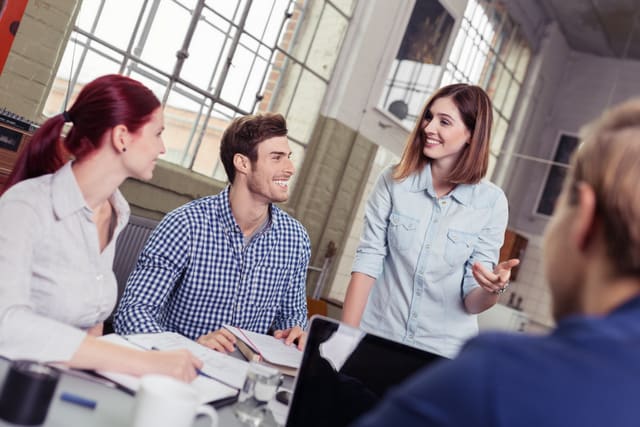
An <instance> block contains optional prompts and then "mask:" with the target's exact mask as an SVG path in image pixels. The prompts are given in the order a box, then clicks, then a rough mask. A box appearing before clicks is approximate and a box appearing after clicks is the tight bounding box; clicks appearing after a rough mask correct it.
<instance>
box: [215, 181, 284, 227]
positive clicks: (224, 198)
mask: <svg viewBox="0 0 640 427" xmlns="http://www.w3.org/2000/svg"><path fill="white" fill-rule="evenodd" d="M230 189H231V185H227V186H226V187H225V189H224V190H222V192H221V193H220V196H221V197H220V198H219V199H218V200H219V201H220V205H219V208H218V211H219V212H220V213H221V215H220V217H221V219H222V222H223V224H224V226H225V228H228V229H230V230H236V231H238V232H240V226H239V225H238V223H237V222H236V219H235V217H234V216H233V213H232V212H231V203H230V202H229V190H230ZM269 209H270V210H271V212H270V215H271V218H270V219H271V220H270V223H269V224H268V225H267V227H266V229H265V230H264V231H269V230H270V229H277V228H278V223H279V222H280V209H278V207H277V206H276V205H274V204H273V203H270V204H269Z"/></svg>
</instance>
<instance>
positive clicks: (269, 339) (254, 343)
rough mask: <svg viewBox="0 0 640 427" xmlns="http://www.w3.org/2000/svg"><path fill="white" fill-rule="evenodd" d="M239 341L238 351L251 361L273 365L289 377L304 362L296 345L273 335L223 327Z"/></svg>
mask: <svg viewBox="0 0 640 427" xmlns="http://www.w3.org/2000/svg"><path fill="white" fill-rule="evenodd" d="M223 326H224V328H225V329H228V330H229V331H230V332H231V333H232V334H233V335H234V336H235V337H236V338H237V339H238V340H237V343H236V345H237V346H238V350H240V352H241V353H242V354H243V355H244V356H245V357H246V358H247V359H249V360H256V361H261V362H263V363H266V364H268V365H271V366H273V367H275V368H277V369H279V370H280V371H281V372H282V373H284V374H287V375H295V374H296V371H297V370H298V368H299V367H300V363H301V362H302V352H301V351H300V350H298V348H297V347H296V346H295V345H290V346H288V345H286V344H285V343H284V340H282V339H277V338H274V337H273V336H271V335H265V334H259V333H256V332H251V331H248V330H246V329H240V328H236V327H235V326H230V325H223Z"/></svg>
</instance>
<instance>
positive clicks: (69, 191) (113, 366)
mask: <svg viewBox="0 0 640 427" xmlns="http://www.w3.org/2000/svg"><path fill="white" fill-rule="evenodd" d="M65 123H71V128H70V130H69V132H68V133H67V135H66V137H61V136H60V135H61V133H62V129H63V126H64V125H65ZM163 129H164V121H163V113H162V108H161V104H160V102H159V101H158V99H157V98H156V96H155V95H154V94H153V93H152V92H151V91H150V90H149V89H148V88H147V87H145V86H144V85H142V84H141V83H139V82H137V81H135V80H133V79H130V78H128V77H125V76H121V75H107V76H103V77H100V78H98V79H96V80H94V81H92V82H90V83H88V84H87V85H86V86H85V87H84V88H83V89H82V91H81V92H80V94H79V95H78V97H77V99H76V100H75V102H74V104H73V106H72V107H71V108H70V109H69V110H68V111H65V112H63V113H62V114H59V115H56V116H54V117H52V118H50V119H49V120H47V121H46V122H45V123H44V124H43V125H42V126H41V127H40V128H39V129H38V130H37V131H36V132H35V134H34V135H33V137H32V138H31V141H30V142H29V143H28V145H27V146H26V148H25V150H24V151H23V153H21V156H20V157H19V159H18V160H17V162H16V165H15V167H14V169H13V172H12V174H11V175H10V176H9V179H8V181H7V183H6V186H5V188H4V189H3V194H2V197H0V223H2V224H3V227H2V229H1V230H0V276H2V281H1V282H0V354H2V355H4V356H7V357H9V358H28V359H35V360H41V361H56V362H63V363H66V364H68V365H69V366H70V367H74V368H80V369H101V370H110V371H118V372H124V373H128V374H133V375H143V374H147V373H161V374H165V375H171V376H174V377H177V378H179V379H182V380H185V381H191V380H193V379H194V378H195V376H196V369H197V368H199V367H201V364H202V362H201V361H199V360H198V359H196V358H195V357H194V356H193V355H192V354H191V353H189V352H187V351H174V352H143V351H138V350H135V349H129V348H124V347H120V346H116V345H114V344H111V343H107V342H104V341H101V340H98V339H96V337H95V336H96V335H101V334H102V322H103V320H104V319H106V318H107V316H109V314H110V313H111V311H112V310H113V308H114V305H115V303H116V297H117V285H116V279H115V275H114V274H113V271H112V264H113V256H114V251H115V242H116V238H117V237H118V234H119V233H120V232H121V231H122V229H123V228H124V227H125V225H126V224H127V222H128V219H129V206H128V204H127V202H126V201H125V200H124V198H123V197H122V194H121V193H120V191H119V190H118V186H119V185H120V184H121V183H122V182H123V181H124V180H125V179H126V178H129V177H133V178H136V179H142V180H148V179H150V178H151V176H152V174H153V169H154V166H155V163H156V160H157V158H158V156H159V155H160V154H162V153H164V152H165V147H164V143H163V141H162V137H161V134H162V131H163Z"/></svg>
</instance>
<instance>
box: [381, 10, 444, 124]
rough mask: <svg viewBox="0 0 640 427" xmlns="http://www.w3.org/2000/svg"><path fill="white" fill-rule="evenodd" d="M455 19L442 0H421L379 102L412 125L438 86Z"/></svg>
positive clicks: (412, 14) (404, 121)
mask: <svg viewBox="0 0 640 427" xmlns="http://www.w3.org/2000/svg"><path fill="white" fill-rule="evenodd" d="M453 24H454V19H453V17H452V16H451V15H450V14H449V13H448V12H447V10H446V9H445V8H444V7H442V5H441V4H440V3H439V2H438V0H417V1H416V3H415V5H414V7H413V12H412V13H411V18H410V20H409V24H408V25H407V29H406V30H405V33H404V37H403V39H402V44H401V45H400V49H398V53H397V54H396V58H395V59H394V61H393V64H392V65H391V70H390V71H389V75H388V77H387V80H386V81H385V85H384V91H383V94H382V97H381V98H380V101H379V106H380V107H381V108H382V109H383V110H386V111H388V112H390V113H391V114H392V115H393V116H395V117H396V118H397V119H399V120H401V121H402V123H403V125H404V126H406V127H408V128H412V127H413V125H414V123H415V121H416V119H417V117H418V115H419V114H420V110H421V109H422V107H423V105H424V102H425V101H426V99H427V98H428V97H429V96H430V95H431V94H432V93H433V92H435V90H436V89H437V88H438V83H439V82H440V78H441V76H442V62H443V57H444V53H445V50H446V47H447V44H448V42H449V37H450V36H451V30H452V29H453Z"/></svg>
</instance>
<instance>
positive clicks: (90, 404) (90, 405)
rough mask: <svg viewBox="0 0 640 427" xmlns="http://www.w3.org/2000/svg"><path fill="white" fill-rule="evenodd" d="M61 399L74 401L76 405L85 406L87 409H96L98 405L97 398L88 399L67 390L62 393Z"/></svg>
mask: <svg viewBox="0 0 640 427" xmlns="http://www.w3.org/2000/svg"><path fill="white" fill-rule="evenodd" d="M60 400H62V401H64V402H69V403H73V404H74V405H78V406H83V407H85V408H87V409H95V407H96V405H97V404H98V402H96V401H95V400H92V399H87V398H86V397H81V396H78V395H76V394H72V393H68V392H66V391H65V392H63V393H62V394H61V395H60Z"/></svg>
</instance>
